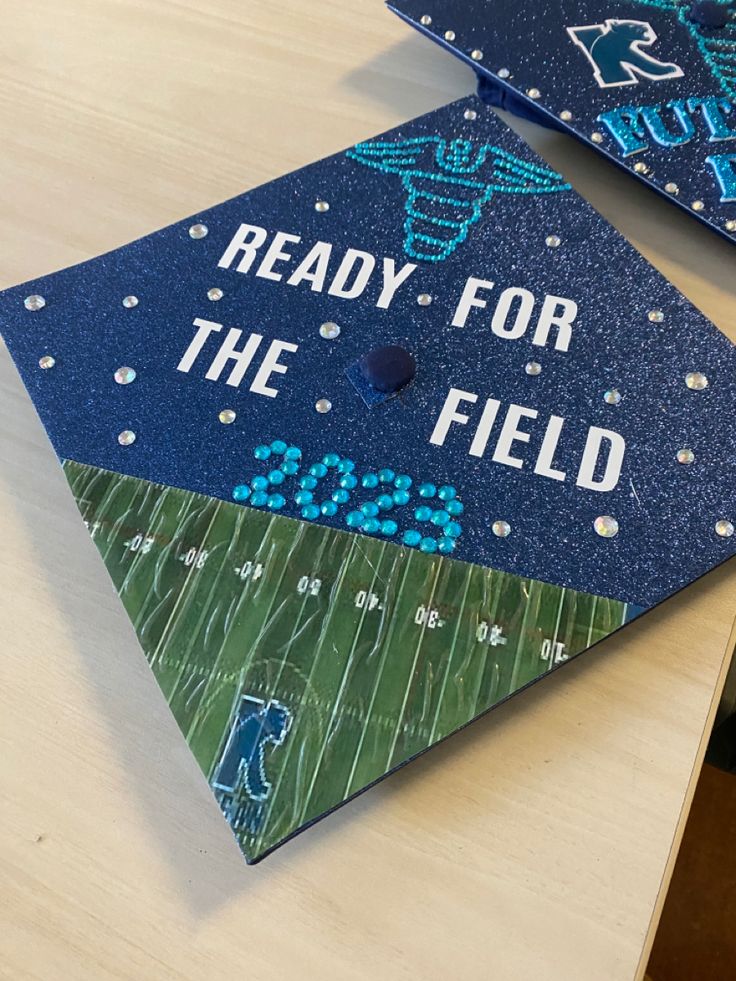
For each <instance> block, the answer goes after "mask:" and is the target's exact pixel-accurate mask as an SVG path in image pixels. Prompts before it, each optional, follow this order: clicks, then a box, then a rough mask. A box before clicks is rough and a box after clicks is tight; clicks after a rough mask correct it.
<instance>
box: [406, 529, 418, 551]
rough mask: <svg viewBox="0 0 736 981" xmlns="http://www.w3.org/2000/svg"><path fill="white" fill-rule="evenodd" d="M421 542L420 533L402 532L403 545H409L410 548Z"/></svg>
mask: <svg viewBox="0 0 736 981" xmlns="http://www.w3.org/2000/svg"><path fill="white" fill-rule="evenodd" d="M421 540H422V533H421V532H420V531H415V530H414V529H411V530H410V531H405V532H404V537H403V539H402V541H403V543H404V545H411V546H412V548H413V547H414V546H415V545H418V544H419V543H420V542H421Z"/></svg>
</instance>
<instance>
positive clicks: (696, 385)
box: [685, 371, 708, 392]
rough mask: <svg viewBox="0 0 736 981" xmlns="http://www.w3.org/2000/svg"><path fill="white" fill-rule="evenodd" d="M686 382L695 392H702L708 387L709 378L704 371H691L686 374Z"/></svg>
mask: <svg viewBox="0 0 736 981" xmlns="http://www.w3.org/2000/svg"><path fill="white" fill-rule="evenodd" d="M685 384H686V385H687V387H688V388H691V389H692V390H693V391H694V392H700V391H702V390H703V389H704V388H707V387H708V379H707V377H706V376H705V375H704V374H703V372H702V371H689V372H688V373H687V374H686V375H685Z"/></svg>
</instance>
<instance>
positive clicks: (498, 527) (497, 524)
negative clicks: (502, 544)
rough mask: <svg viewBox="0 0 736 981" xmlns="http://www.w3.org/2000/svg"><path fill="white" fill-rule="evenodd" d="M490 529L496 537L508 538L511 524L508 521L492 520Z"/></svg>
mask: <svg viewBox="0 0 736 981" xmlns="http://www.w3.org/2000/svg"><path fill="white" fill-rule="evenodd" d="M491 530H492V531H493V534H494V535H495V536H496V538H508V537H509V535H510V534H511V525H510V524H509V523H508V521H494V522H493V524H492V525H491Z"/></svg>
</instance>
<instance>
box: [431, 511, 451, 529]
mask: <svg viewBox="0 0 736 981" xmlns="http://www.w3.org/2000/svg"><path fill="white" fill-rule="evenodd" d="M449 523H450V515H449V514H448V513H447V511H435V512H434V514H433V515H432V524H433V525H437V527H438V528H444V527H445V525H447V524H449Z"/></svg>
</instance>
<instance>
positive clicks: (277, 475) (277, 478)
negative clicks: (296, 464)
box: [268, 470, 286, 487]
mask: <svg viewBox="0 0 736 981" xmlns="http://www.w3.org/2000/svg"><path fill="white" fill-rule="evenodd" d="M285 480H286V476H285V474H284V473H283V471H281V470H272V471H271V473H270V474H269V475H268V482H269V483H270V484H273V485H274V486H275V487H278V485H279V484H283V482H284V481H285Z"/></svg>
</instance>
